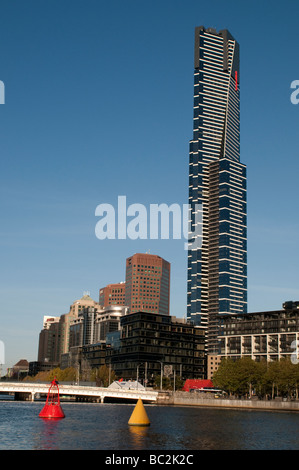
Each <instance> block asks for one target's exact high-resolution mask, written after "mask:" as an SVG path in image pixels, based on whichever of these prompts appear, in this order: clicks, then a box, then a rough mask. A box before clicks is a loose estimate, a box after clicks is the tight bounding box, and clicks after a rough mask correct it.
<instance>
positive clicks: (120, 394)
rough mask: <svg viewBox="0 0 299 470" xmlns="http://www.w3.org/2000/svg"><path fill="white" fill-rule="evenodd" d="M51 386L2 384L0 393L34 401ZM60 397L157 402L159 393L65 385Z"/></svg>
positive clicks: (21, 383) (60, 390)
mask: <svg viewBox="0 0 299 470" xmlns="http://www.w3.org/2000/svg"><path fill="white" fill-rule="evenodd" d="M49 386H50V385H49V384H35V383H23V382H20V383H14V382H0V393H21V394H24V393H25V394H30V395H31V397H32V400H34V396H35V395H36V394H42V395H46V394H47V393H48V390H49ZM59 393H60V396H62V395H64V396H74V397H90V398H92V397H94V398H98V399H100V400H101V401H104V399H105V398H120V399H129V400H138V398H141V399H142V400H144V401H150V402H156V401H157V397H158V392H155V391H152V390H138V389H134V390H115V389H111V388H103V387H88V386H80V385H64V384H63V383H62V384H59Z"/></svg>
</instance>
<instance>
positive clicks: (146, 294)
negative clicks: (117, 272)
mask: <svg viewBox="0 0 299 470" xmlns="http://www.w3.org/2000/svg"><path fill="white" fill-rule="evenodd" d="M169 294H170V263H168V261H166V260H164V259H163V258H161V257H160V256H157V255H151V254H149V253H135V254H134V255H133V256H130V257H129V258H127V260H126V296H125V305H126V306H127V307H129V309H130V313H134V312H140V311H142V312H149V313H161V314H164V315H169Z"/></svg>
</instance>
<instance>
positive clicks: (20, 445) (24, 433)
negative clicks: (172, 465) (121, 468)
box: [0, 399, 299, 451]
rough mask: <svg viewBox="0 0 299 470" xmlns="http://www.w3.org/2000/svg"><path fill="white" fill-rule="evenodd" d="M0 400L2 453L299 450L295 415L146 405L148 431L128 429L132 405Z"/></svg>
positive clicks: (293, 413) (298, 421) (298, 415)
mask: <svg viewBox="0 0 299 470" xmlns="http://www.w3.org/2000/svg"><path fill="white" fill-rule="evenodd" d="M43 405H44V403H43V402H17V401H12V400H5V399H1V400H0V450H106V451H107V450H114V451H116V450H132V451H133V450H134V451H142V450H156V451H165V450H181V451H183V450H184V451H186V450H187V451H189V450H299V413H296V412H271V411H266V412H264V411H249V410H248V411H247V410H240V411H239V410H225V409H224V410H222V409H210V408H199V407H179V406H157V405H145V408H146V411H147V414H148V417H149V419H150V422H151V424H150V426H148V427H144V428H142V427H135V426H133V427H132V426H129V425H128V420H129V419H130V416H131V414H132V412H133V409H134V406H135V405H134V404H130V405H128V404H108V403H104V404H96V403H72V402H65V403H62V408H63V411H64V413H65V418H64V419H61V420H45V419H42V418H40V417H39V412H40V411H41V409H42V407H43Z"/></svg>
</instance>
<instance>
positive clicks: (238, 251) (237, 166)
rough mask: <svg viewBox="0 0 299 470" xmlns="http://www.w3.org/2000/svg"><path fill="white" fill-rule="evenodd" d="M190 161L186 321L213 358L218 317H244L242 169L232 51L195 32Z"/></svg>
mask: <svg viewBox="0 0 299 470" xmlns="http://www.w3.org/2000/svg"><path fill="white" fill-rule="evenodd" d="M194 60H195V64H194V118H193V138H192V140H191V141H190V157H189V205H190V207H191V214H190V235H189V239H190V243H189V246H188V283H187V318H188V319H189V320H192V321H194V323H195V324H196V325H202V326H204V327H205V328H206V330H207V335H206V338H207V344H206V349H207V352H209V353H217V352H218V347H219V344H218V339H217V337H218V334H219V314H243V313H246V312H247V209H246V166H245V165H244V164H242V163H240V71H239V45H238V43H237V42H236V40H235V39H234V38H233V37H232V36H231V34H230V33H229V32H228V31H227V30H223V31H220V32H217V31H216V30H214V29H212V28H209V29H205V28H204V27H203V26H201V27H197V28H196V30H195V57H194Z"/></svg>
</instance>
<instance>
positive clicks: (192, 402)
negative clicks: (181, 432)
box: [157, 392, 299, 412]
mask: <svg viewBox="0 0 299 470" xmlns="http://www.w3.org/2000/svg"><path fill="white" fill-rule="evenodd" d="M157 404H158V405H166V406H169V405H174V406H175V405H177V406H201V407H205V408H231V409H233V408H235V409H244V410H261V411H265V410H268V411H295V412H299V401H283V400H255V399H252V400H246V399H242V400H238V399H232V398H214V397H211V398H203V397H199V396H197V395H196V394H194V393H188V392H174V393H173V392H160V393H159V396H158V400H157Z"/></svg>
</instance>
